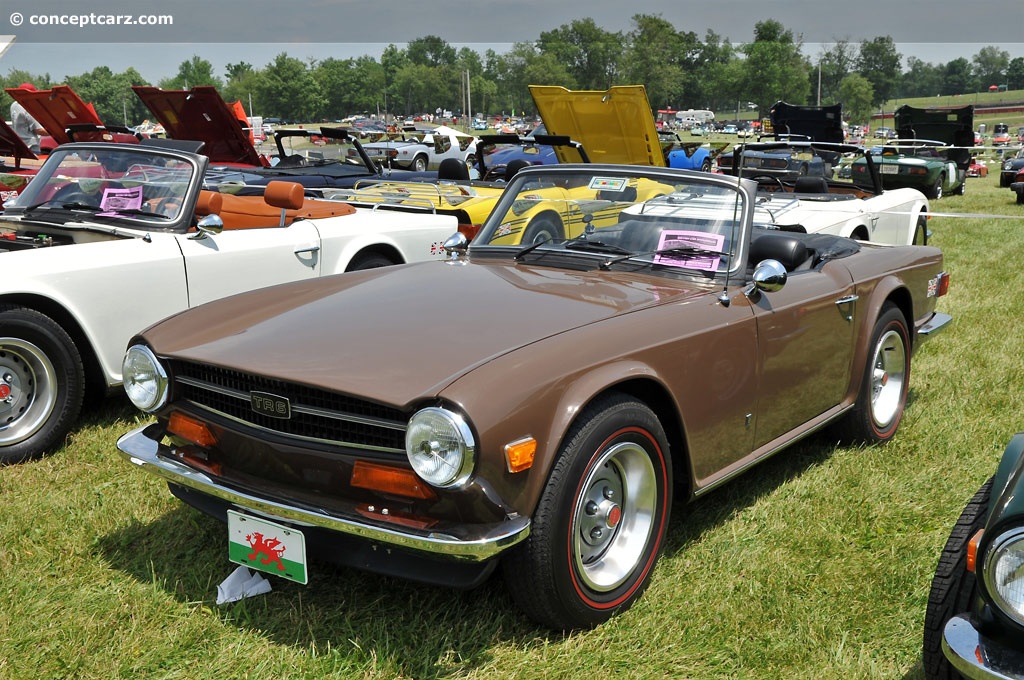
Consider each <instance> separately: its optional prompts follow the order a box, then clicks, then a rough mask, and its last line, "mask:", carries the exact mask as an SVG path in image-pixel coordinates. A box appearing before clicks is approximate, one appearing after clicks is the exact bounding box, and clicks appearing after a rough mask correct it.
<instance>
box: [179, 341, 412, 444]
mask: <svg viewBox="0 0 1024 680" xmlns="http://www.w3.org/2000/svg"><path fill="white" fill-rule="evenodd" d="M169 364H170V370H171V375H172V376H173V377H174V393H175V395H176V398H179V399H185V400H188V401H190V402H192V403H194V404H197V405H199V406H202V407H204V408H206V409H209V410H211V411H214V412H216V413H219V414H222V415H224V416H227V417H228V418H231V419H233V420H237V421H241V422H244V423H248V424H250V425H252V426H254V427H258V428H261V429H264V430H270V431H272V432H277V433H279V434H282V435H285V436H288V437H296V438H300V439H305V440H309V441H315V442H324V443H328V444H334V445H339V446H352V447H358V448H366V449H373V450H379V451H391V452H404V451H405V428H406V423H407V422H408V417H407V416H406V414H405V413H403V412H402V411H399V410H398V409H393V408H389V407H386V406H381V405H380V404H375V403H373V402H370V401H366V400H364V399H357V398H354V397H348V396H345V395H342V394H337V393H335V392H329V391H327V390H322V389H317V388H314V387H309V386H307V385H299V384H295V383H289V382H285V381H282V380H274V379H271V378H266V377H263V376H259V375H252V374H248V373H241V372H239V371H233V370H230V369H226V368H220V367H217V366H207V365H204V364H196V363H192V362H185V361H171V362H169ZM254 391H255V392H266V393H269V394H273V395H275V396H278V397H285V398H287V399H288V400H289V402H290V403H291V417H290V418H275V417H272V416H269V415H265V414H263V413H258V412H256V411H254V410H253V409H252V406H251V398H250V393H251V392H254Z"/></svg>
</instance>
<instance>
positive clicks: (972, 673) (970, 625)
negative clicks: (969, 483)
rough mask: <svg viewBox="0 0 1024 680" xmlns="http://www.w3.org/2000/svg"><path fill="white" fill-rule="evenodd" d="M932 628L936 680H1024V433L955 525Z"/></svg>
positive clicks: (931, 609) (931, 672) (928, 645)
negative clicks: (989, 679)
mask: <svg viewBox="0 0 1024 680" xmlns="http://www.w3.org/2000/svg"><path fill="white" fill-rule="evenodd" d="M924 623H925V627H924V657H923V659H924V672H925V677H926V678H927V679H928V680H954V679H956V678H986V679H987V678H1018V679H1019V678H1024V433H1021V434H1017V435H1016V436H1014V437H1013V439H1011V440H1010V443H1009V445H1007V447H1006V450H1005V452H1004V453H1003V457H1002V460H1001V461H1000V463H999V467H998V468H997V470H996V473H995V475H993V476H992V477H991V478H989V480H988V481H986V482H985V483H984V484H983V485H982V486H981V488H980V489H979V490H978V492H977V493H976V494H975V495H974V497H973V498H971V500H970V501H969V502H968V503H967V507H966V508H964V511H963V513H962V514H961V515H960V519H959V520H958V521H957V523H956V526H954V527H953V531H952V532H951V533H950V536H949V540H948V541H947V542H946V546H945V548H944V549H943V551H942V556H941V557H940V558H939V564H938V567H937V568H936V570H935V578H934V579H933V580H932V587H931V593H930V594H929V596H928V609H927V612H926V614H925V620H924Z"/></svg>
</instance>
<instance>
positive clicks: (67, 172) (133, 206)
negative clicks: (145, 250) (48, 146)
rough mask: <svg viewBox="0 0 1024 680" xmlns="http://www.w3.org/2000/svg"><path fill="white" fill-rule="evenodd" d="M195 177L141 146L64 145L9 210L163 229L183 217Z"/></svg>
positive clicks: (188, 166) (176, 161) (173, 159)
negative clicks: (85, 216) (72, 215)
mask: <svg viewBox="0 0 1024 680" xmlns="http://www.w3.org/2000/svg"><path fill="white" fill-rule="evenodd" d="M198 174H199V171H198V168H197V166H196V165H195V163H194V162H193V161H192V160H191V159H189V158H186V157H183V156H176V155H172V154H169V153H162V152H160V151H158V150H153V149H147V148H146V147H142V146H138V147H128V146H120V145H113V144H97V145H64V146H61V147H58V148H57V149H55V150H54V152H53V153H52V154H50V157H49V158H48V159H47V161H46V163H45V164H44V165H43V167H42V168H40V170H39V173H38V174H37V175H36V177H35V178H34V179H33V180H32V181H31V182H30V183H29V185H28V186H27V187H26V188H25V191H23V192H22V194H21V195H20V196H19V197H18V200H17V203H16V204H15V205H14V206H13V207H14V208H15V209H17V208H21V209H22V210H24V211H26V212H35V211H69V212H74V213H85V214H88V215H90V219H92V218H98V219H103V218H113V219H123V220H131V221H138V222H144V223H146V226H147V228H149V227H150V226H154V227H165V228H166V227H168V226H171V225H173V224H175V223H177V222H178V221H179V220H180V219H181V218H182V217H183V216H184V215H183V210H185V203H186V197H187V195H188V194H189V188H190V186H192V185H193V184H195V183H196V182H197V181H198V180H197V177H198Z"/></svg>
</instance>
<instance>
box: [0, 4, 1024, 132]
mask: <svg viewBox="0 0 1024 680" xmlns="http://www.w3.org/2000/svg"><path fill="white" fill-rule="evenodd" d="M902 64H903V56H902V55H901V54H900V53H899V52H898V51H897V50H896V45H895V43H894V41H893V39H892V37H891V36H888V35H885V36H878V37H876V38H873V39H870V40H862V41H860V42H857V43H855V42H853V41H850V40H848V39H842V38H839V39H836V40H835V41H834V42H833V43H829V45H828V46H827V47H825V46H823V47H822V48H821V49H820V51H819V52H818V53H816V54H805V46H804V42H803V38H802V36H800V35H799V34H795V33H794V32H793V31H792V30H790V29H788V28H786V27H785V26H783V25H782V24H781V23H780V22H778V21H776V20H774V19H767V20H764V21H760V22H758V23H757V24H755V26H754V33H753V36H752V39H751V41H749V42H746V43H742V44H738V45H733V44H732V43H731V42H730V41H729V40H728V39H723V38H722V37H721V36H720V35H718V34H716V33H715V32H713V31H711V30H708V31H706V33H705V34H704V36H703V37H701V36H699V35H698V34H697V33H695V32H693V31H685V30H679V29H677V28H676V27H675V26H673V25H672V24H671V23H670V22H668V21H666V20H665V19H663V18H662V17H661V16H657V15H646V14H637V15H634V16H633V18H632V20H631V29H630V30H628V31H615V32H612V31H606V30H604V29H602V28H601V27H599V26H597V25H596V24H595V22H594V20H593V19H590V18H584V19H578V20H575V21H572V22H571V23H569V24H564V25H562V26H560V27H558V28H556V29H554V30H551V31H545V32H542V33H540V35H539V37H538V38H537V39H536V40H535V41H533V42H519V43H514V44H513V46H512V47H511V49H510V50H509V51H507V52H505V53H500V54H499V53H497V52H495V51H494V50H492V49H489V50H486V51H485V52H484V53H483V54H481V53H479V52H476V51H474V50H471V49H469V48H466V47H463V48H460V49H456V48H455V47H453V46H452V45H450V44H449V43H448V42H446V41H445V40H443V39H441V38H439V37H437V36H432V35H431V36H425V37H422V38H417V39H415V40H412V41H410V42H409V43H407V44H406V46H405V47H404V48H399V47H397V46H396V45H394V44H392V45H388V46H387V48H385V49H384V51H383V53H382V54H381V56H380V58H379V59H377V58H374V57H371V56H362V57H358V58H348V59H335V58H328V59H322V60H313V59H309V60H305V61H304V60H302V59H299V58H296V57H292V56H289V55H288V54H287V53H281V54H278V55H277V56H275V57H274V58H273V60H272V61H270V62H269V63H267V64H266V65H265V66H263V67H257V66H254V65H252V64H249V63H246V62H238V63H232V64H228V65H227V67H226V69H225V73H223V74H217V73H215V72H214V67H213V65H212V64H211V63H210V62H209V61H207V60H206V59H204V58H202V57H201V56H200V55H195V56H193V57H192V58H191V59H188V60H186V61H184V62H182V63H181V64H180V65H179V67H178V73H177V74H176V75H175V76H173V77H168V78H164V79H162V80H160V81H159V82H158V83H156V85H158V86H159V87H162V88H167V89H185V88H188V87H192V86H195V85H213V86H215V87H217V88H218V90H219V91H220V92H221V94H222V95H223V96H224V98H225V99H226V100H228V101H235V100H240V101H241V102H242V103H243V105H244V106H245V108H246V110H250V109H251V110H252V112H253V113H254V114H255V115H262V116H264V117H277V118H282V119H286V120H295V121H334V120H339V119H341V118H343V117H345V116H348V115H352V114H367V115H376V114H385V113H387V114H393V115H398V116H405V115H409V114H414V113H420V112H431V111H435V110H436V109H437V108H442V109H446V110H451V111H453V112H456V113H457V114H459V115H465V110H466V108H467V100H470V101H471V109H472V110H471V112H472V113H474V114H475V113H488V114H496V113H497V114H505V115H511V114H512V113H513V112H514V113H516V114H520V113H522V114H527V115H530V114H534V113H535V111H534V107H533V101H532V99H531V98H530V94H529V90H528V86H529V85H530V84H544V85H562V86H564V87H567V88H569V89H585V90H604V89H607V88H608V87H611V86H612V85H619V84H643V85H645V86H646V89H647V94H648V97H649V99H650V102H651V106H652V107H653V108H654V109H686V108H695V109H711V110H713V111H716V112H718V113H719V117H720V118H728V117H729V115H728V114H729V112H730V111H734V110H735V111H740V110H746V109H747V108H752V107H756V108H757V109H759V110H760V111H761V112H766V111H767V110H768V108H769V107H770V106H771V105H772V104H773V103H775V102H776V101H779V100H782V101H787V102H789V103H791V104H819V103H820V104H822V105H827V104H832V103H836V102H841V103H842V104H843V109H844V112H845V113H846V114H847V115H848V116H849V117H850V118H851V119H852V120H853V121H854V122H858V121H866V120H867V118H868V116H870V114H871V113H873V112H874V111H875V110H877V109H878V107H879V106H880V105H881V104H882V103H883V102H885V101H888V100H890V99H893V98H910V97H922V96H935V95H952V94H959V93H970V92H978V91H984V90H987V89H988V88H989V87H990V86H991V85H997V86H999V87H1002V86H1006V88H1007V89H1011V90H1012V89H1021V88H1024V59H1022V58H1020V57H1017V58H1014V59H1010V56H1009V53H1008V52H1006V51H1005V50H1002V49H999V48H997V47H992V46H990V47H983V48H981V49H980V50H979V52H978V53H977V54H975V55H974V56H973V58H972V59H970V60H968V59H966V58H963V57H961V58H957V59H953V60H952V61H950V62H948V63H945V64H942V63H939V64H933V63H926V62H924V61H922V60H921V59H918V58H916V57H912V56H911V57H908V58H907V59H906V67H905V68H903V66H902ZM25 81H29V82H33V83H34V84H35V85H36V86H37V87H39V88H41V89H42V88H47V87H50V86H52V85H57V84H67V85H70V86H71V87H72V88H73V89H74V90H75V91H76V92H78V94H79V95H80V96H81V97H82V99H84V100H85V101H89V102H92V103H93V104H94V106H95V107H96V110H97V113H98V114H99V116H100V118H101V120H103V121H104V122H107V123H108V124H114V123H118V124H125V125H135V124H137V123H139V122H141V121H142V120H144V119H146V118H149V117H150V113H149V111H147V110H146V108H145V106H143V104H142V102H141V101H139V99H138V98H137V97H135V95H134V94H133V93H132V92H131V86H132V85H151V84H152V83H149V82H147V81H146V79H144V78H143V77H142V76H141V75H140V74H139V73H138V71H136V70H135V69H134V68H129V69H127V70H126V71H124V72H122V73H114V72H113V71H112V70H111V69H110V68H108V67H106V66H100V67H97V68H95V69H93V70H92V71H90V72H88V73H83V74H80V75H68V76H65V78H63V79H62V80H59V81H58V80H54V79H53V78H51V76H50V75H49V74H42V75H41V74H32V73H29V72H27V71H23V70H12V71H10V72H9V73H8V74H7V76H6V78H4V85H5V87H16V86H17V85H18V84H20V83H21V82H25ZM10 103H11V100H10V98H9V97H7V95H6V94H5V95H4V101H3V102H0V105H3V106H4V110H5V111H6V110H7V108H8V107H9V105H10Z"/></svg>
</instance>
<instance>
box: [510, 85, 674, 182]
mask: <svg viewBox="0 0 1024 680" xmlns="http://www.w3.org/2000/svg"><path fill="white" fill-rule="evenodd" d="M530 94H531V95H533V101H534V103H536V105H537V111H538V113H540V117H541V119H542V120H543V121H544V126H545V127H546V128H547V131H548V134H552V135H567V136H568V137H570V138H572V140H573V141H576V142H579V143H580V144H582V145H583V148H584V150H585V151H586V152H587V156H588V157H589V158H590V160H591V161H592V162H594V163H619V164H631V165H656V166H662V167H664V165H665V155H664V153H662V150H661V143H660V142H659V141H658V130H657V128H655V127H654V115H653V114H652V113H651V105H650V102H648V101H647V90H646V89H644V86H643V85H616V86H615V87H612V88H610V89H608V90H604V91H600V90H567V89H565V88H564V87H559V86H556V85H530ZM555 153H556V155H557V156H558V160H559V162H561V163H571V162H573V160H574V159H573V158H572V157H571V156H568V155H567V152H566V151H565V150H563V149H559V148H558V147H555ZM563 156H566V157H563ZM576 160H578V159H576Z"/></svg>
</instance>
